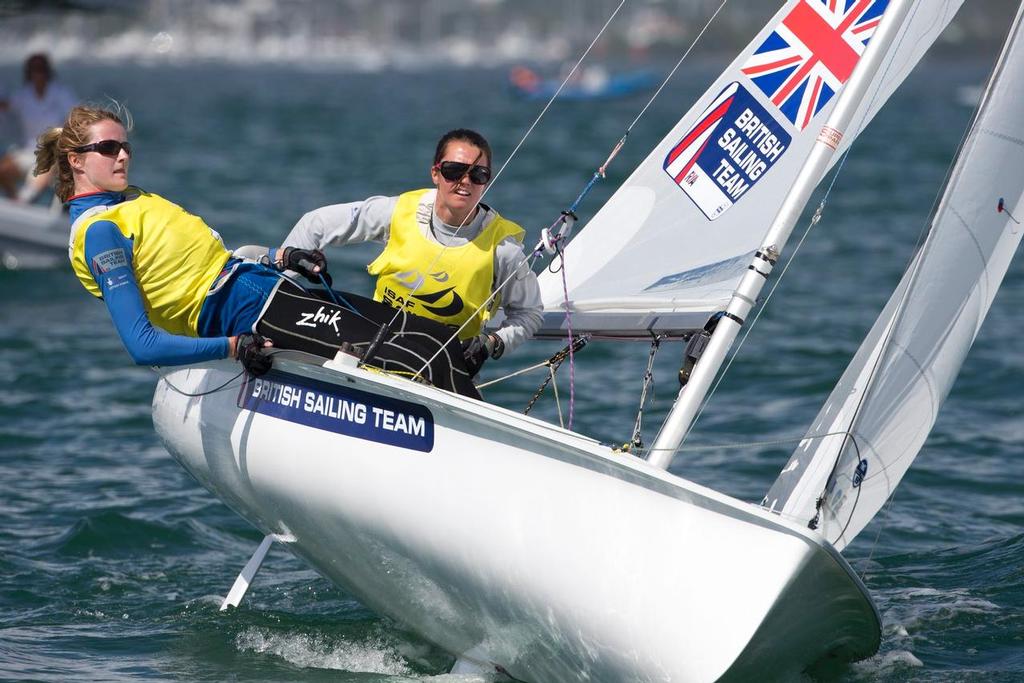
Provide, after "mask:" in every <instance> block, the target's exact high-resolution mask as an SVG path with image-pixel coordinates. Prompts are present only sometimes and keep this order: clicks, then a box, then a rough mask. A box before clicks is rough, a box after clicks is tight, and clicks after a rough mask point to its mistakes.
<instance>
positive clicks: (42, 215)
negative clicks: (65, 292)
mask: <svg viewBox="0 0 1024 683" xmlns="http://www.w3.org/2000/svg"><path fill="white" fill-rule="evenodd" d="M67 258H68V220H67V217H66V216H65V215H64V214H63V213H61V212H60V211H51V210H50V209H47V208H44V207H41V206H34V205H31V206H26V205H24V204H16V203H15V202H12V201H8V200H6V199H0V266H2V267H4V268H8V269H11V270H13V269H16V268H53V267H54V266H57V265H59V264H61V263H64V262H66V261H67Z"/></svg>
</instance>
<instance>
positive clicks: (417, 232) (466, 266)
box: [366, 189, 526, 339]
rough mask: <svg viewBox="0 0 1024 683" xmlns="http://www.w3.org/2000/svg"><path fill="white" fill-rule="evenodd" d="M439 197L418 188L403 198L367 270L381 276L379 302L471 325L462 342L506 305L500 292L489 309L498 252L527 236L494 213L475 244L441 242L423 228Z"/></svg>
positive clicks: (462, 334)
mask: <svg viewBox="0 0 1024 683" xmlns="http://www.w3.org/2000/svg"><path fill="white" fill-rule="evenodd" d="M428 193H430V194H428ZM433 193H434V190H432V189H428V190H414V191H412V192H406V193H405V194H403V195H401V196H400V197H399V198H398V204H397V205H396V206H395V210H394V212H393V213H392V214H391V234H390V236H389V237H388V243H387V245H386V246H385V247H384V251H383V252H382V253H381V255H380V256H378V257H377V258H376V259H374V261H373V263H371V264H370V265H369V266H367V267H366V269H367V270H368V271H369V273H370V275H376V276H378V277H377V287H376V289H375V290H374V292H373V298H374V299H376V300H377V301H383V302H385V303H388V304H391V305H392V306H395V307H396V308H404V309H405V310H408V311H410V312H412V313H415V314H416V315H420V316H423V317H425V318H431V319H433V320H437V321H438V322H442V323H445V324H447V325H454V326H456V327H459V326H461V325H462V324H463V323H467V321H468V323H467V324H466V326H465V327H463V328H462V331H461V332H459V338H461V339H469V338H471V337H474V336H476V335H478V334H480V330H481V329H482V328H483V325H484V322H486V321H487V320H488V319H490V317H491V316H492V315H493V314H494V312H495V311H496V310H497V309H498V306H499V305H500V303H501V302H500V301H499V300H498V299H499V296H498V295H497V294H495V296H494V299H493V300H492V301H491V302H490V304H488V305H486V306H485V305H484V303H485V302H486V301H487V298H488V297H489V296H490V295H491V287H492V286H493V283H494V253H495V249H496V248H497V246H498V244H500V243H501V242H502V240H505V239H507V238H508V237H512V238H514V239H515V240H516V241H517V242H520V243H522V241H523V236H524V235H525V234H526V233H525V231H524V230H523V229H522V228H521V227H519V226H518V225H516V224H515V223H513V222H512V221H509V220H505V219H504V218H502V217H501V216H499V215H498V214H497V213H495V212H493V211H492V212H491V213H492V217H491V218H489V219H487V220H486V221H485V223H484V226H483V229H481V230H480V234H479V235H477V236H476V237H475V238H474V239H473V240H472V241H470V242H467V243H466V244H464V245H462V246H460V247H445V246H444V245H441V244H438V243H437V242H434V241H432V240H430V239H428V238H427V237H426V236H425V235H424V234H423V231H422V230H421V228H420V226H421V225H426V227H427V229H428V230H429V229H430V218H431V214H432V211H433V199H434V197H435V195H434V194H433ZM425 271H429V272H425ZM478 309H479V310H478Z"/></svg>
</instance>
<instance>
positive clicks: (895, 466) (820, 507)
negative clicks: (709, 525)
mask: <svg viewBox="0 0 1024 683" xmlns="http://www.w3.org/2000/svg"><path fill="white" fill-rule="evenodd" d="M1022 12H1024V7H1022V8H1021V9H1020V10H1018V13H1017V17H1016V18H1015V20H1014V23H1013V25H1012V27H1011V29H1010V32H1009V35H1008V37H1007V42H1006V45H1005V46H1004V49H1003V53H1002V55H1001V56H1000V60H999V62H998V63H997V66H996V68H995V70H994V71H993V75H992V77H991V79H990V80H989V84H988V87H987V89H986V94H985V96H984V98H983V100H982V105H981V107H980V108H979V111H978V113H977V115H976V117H975V120H974V121H973V123H972V126H971V129H970V132H969V133H968V135H967V137H966V139H965V142H964V145H963V147H962V149H961V152H960V155H959V158H958V160H957V162H956V164H955V166H954V168H953V171H952V172H951V174H950V177H949V180H948V182H947V185H946V188H945V191H944V193H943V196H942V200H941V201H940V202H939V206H938V209H937V210H936V214H935V217H934V219H933V221H932V227H931V230H930V232H929V235H928V237H927V239H926V241H925V243H924V245H923V246H922V248H921V249H920V250H919V252H918V254H917V255H916V256H915V258H914V260H913V262H912V264H911V267H910V268H909V269H908V271H907V273H906V274H905V275H904V277H903V278H902V280H901V282H900V285H899V287H898V288H897V290H896V292H895V293H894V294H893V296H892V297H891V298H890V300H889V302H888V303H887V304H886V306H885V309H884V310H883V312H882V314H881V315H880V316H879V318H878V320H877V321H876V322H875V324H874V326H873V327H872V329H871V331H870V332H869V334H868V337H867V339H865V341H864V343H863V344H862V345H861V348H860V349H859V350H858V352H857V354H856V355H855V356H854V359H853V361H851V363H850V366H849V367H848V368H847V370H846V372H845V373H844V374H843V376H842V378H841V379H840V381H839V383H838V384H837V385H836V388H835V389H834V390H833V392H832V395H831V396H830V398H829V400H828V401H827V402H826V404H825V408H823V409H822V411H821V412H820V413H819V415H818V417H817V418H816V419H815V421H814V423H813V424H812V426H811V429H810V430H809V431H808V433H807V436H806V439H805V441H804V443H805V444H807V445H806V446H805V447H798V449H797V451H796V452H795V453H794V454H793V456H792V457H791V458H790V461H789V462H788V463H787V465H786V467H785V468H784V469H783V472H782V474H780V476H779V478H778V479H777V480H776V481H775V483H774V484H773V486H772V487H771V489H770V490H769V492H768V495H767V496H766V497H765V500H764V505H765V506H766V507H768V508H769V509H772V510H773V511H776V512H779V513H780V514H784V515H787V516H792V517H793V518H795V519H798V520H800V521H810V520H815V522H816V524H817V525H818V527H819V528H820V530H821V532H822V533H823V534H824V535H825V537H826V538H827V539H828V540H829V541H831V542H832V543H833V544H834V545H835V546H836V547H837V548H839V549H842V548H843V547H845V546H846V545H847V544H848V543H850V542H851V541H852V540H853V539H854V538H855V537H856V536H857V534H858V533H859V532H860V531H861V530H862V529H863V528H864V526H865V525H867V524H868V522H870V521H871V519H872V518H873V517H874V516H875V514H876V513H877V512H878V510H879V509H880V508H881V507H882V506H883V505H884V504H885V501H886V500H887V499H888V498H889V496H890V495H891V494H892V491H893V489H894V488H895V487H896V485H897V484H898V483H899V481H900V479H901V478H902V477H903V475H904V473H905V472H906V470H907V468H908V467H909V466H910V464H911V463H912V462H913V460H914V458H915V457H916V456H917V455H918V452H919V451H920V449H921V447H922V445H923V444H924V441H925V439H926V438H927V436H928V433H929V432H930V431H931V428H932V426H933V425H934V423H935V420H936V417H937V415H938V411H939V409H940V408H941V405H942V403H943V401H944V400H945V398H946V396H947V395H948V393H949V391H950V389H951V387H952V384H953V381H954V380H955V378H956V375H957V374H958V372H959V370H960V367H961V365H962V364H963V361H964V358H965V357H966V355H967V352H968V350H969V349H970V346H971V344H972V343H973V342H974V339H975V337H976V336H977V334H978V330H979V329H980V326H981V324H982V322H983V321H984V319H985V315H986V313H987V312H988V309H989V307H990V305H991V303H992V300H993V298H994V296H995V294H996V291H997V290H998V288H999V284H1000V283H1001V281H1002V279H1003V276H1004V275H1005V273H1006V270H1007V268H1008V266H1009V263H1010V260H1011V259H1012V257H1013V254H1014V252H1015V251H1016V249H1017V246H1018V244H1019V242H1020V238H1021V229H1020V226H1019V225H1018V224H1017V223H1016V221H1015V220H1014V219H1013V218H1012V217H1011V216H1009V215H1008V214H1007V213H1006V211H1004V210H1003V207H1004V203H1005V204H1006V205H1008V206H1011V207H1017V206H1019V205H1020V204H1021V200H1022V198H1024V173H1022V169H1024V141H1022V140H1021V139H1020V138H1019V136H1017V135H1016V130H1017V128H1018V127H1019V122H1020V120H1021V118H1022V116H1024V104H1022V103H1024V46H1018V45H1017V44H1016V43H1017V41H1018V40H1019V38H1020V33H1021V13H1022ZM844 422H845V424H844ZM837 430H839V431H848V432H849V437H848V438H843V439H841V440H837V439H836V438H835V437H824V438H823V437H822V436H821V435H823V434H825V433H827V432H834V431H837ZM819 498H820V504H819Z"/></svg>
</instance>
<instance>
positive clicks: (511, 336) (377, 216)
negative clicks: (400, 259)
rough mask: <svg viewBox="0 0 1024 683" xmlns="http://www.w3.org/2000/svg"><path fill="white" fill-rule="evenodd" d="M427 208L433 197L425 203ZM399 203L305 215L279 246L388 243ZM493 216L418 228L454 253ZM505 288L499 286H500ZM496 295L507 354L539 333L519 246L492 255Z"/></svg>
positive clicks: (375, 200)
mask: <svg viewBox="0 0 1024 683" xmlns="http://www.w3.org/2000/svg"><path fill="white" fill-rule="evenodd" d="M424 201H425V202H431V203H432V201H433V200H432V195H428V196H427V197H425V198H424ZM397 203H398V197H379V196H378V197H370V198H368V199H365V200H363V201H361V202H349V203H347V204H332V205H330V206H323V207H320V208H319V209H314V210H313V211H310V212H309V213H307V214H305V215H304V216H303V217H302V218H300V219H299V221H298V222H297V223H296V224H295V227H294V228H292V231H291V232H290V233H288V236H287V237H286V238H285V240H284V243H283V246H289V247H299V248H301V249H323V248H324V247H326V246H329V245H345V244H353V243H357V242H371V241H373V242H383V243H387V241H388V236H389V235H390V234H391V215H392V213H394V210H395V205H396V204H397ZM493 213H494V212H493V211H492V210H491V209H490V208H489V207H487V206H485V205H483V204H481V205H480V210H479V211H477V212H476V216H475V217H474V218H473V220H472V221H470V222H469V223H467V224H466V225H464V226H462V227H461V229H460V227H459V226H457V225H448V224H447V223H444V222H443V221H442V220H441V219H439V218H438V217H437V214H436V213H435V212H433V211H431V224H430V225H429V226H427V225H424V224H420V229H421V231H422V233H423V235H424V237H426V238H427V239H428V240H431V241H433V242H437V243H438V244H441V245H444V246H449V247H458V246H462V245H464V244H466V243H468V242H470V241H472V240H473V239H474V238H475V237H476V236H477V235H479V234H480V231H481V230H482V229H483V226H484V224H485V221H486V220H487V218H488V217H489V216H491V215H493ZM503 283H504V284H503ZM493 287H498V288H499V294H501V308H502V312H503V313H504V314H505V318H504V320H503V321H502V322H501V326H500V327H499V328H498V329H497V330H496V334H497V335H498V336H500V337H501V340H502V341H503V342H504V343H505V350H506V351H511V350H513V349H515V348H516V347H517V346H519V345H520V344H522V343H523V342H524V341H526V340H527V339H529V338H530V337H531V336H533V333H534V332H536V331H537V329H538V328H540V325H541V322H542V320H543V316H542V314H541V311H542V310H543V305H542V304H541V298H540V287H539V286H538V285H537V276H536V274H535V273H534V272H533V271H532V270H530V268H529V266H528V265H527V262H526V257H525V255H524V253H523V248H522V245H520V244H519V243H518V242H516V241H515V240H514V239H513V238H511V237H510V238H508V239H505V240H503V241H502V242H500V243H499V244H498V246H497V249H496V250H495V255H494V284H493Z"/></svg>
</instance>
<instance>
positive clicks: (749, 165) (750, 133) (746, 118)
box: [712, 109, 786, 200]
mask: <svg viewBox="0 0 1024 683" xmlns="http://www.w3.org/2000/svg"><path fill="white" fill-rule="evenodd" d="M718 146H719V147H721V148H722V149H723V150H725V152H726V154H728V155H729V158H731V159H732V160H733V161H734V162H736V164H735V166H734V165H733V164H731V163H729V161H727V160H726V159H722V160H721V161H720V162H719V163H718V168H717V169H716V170H715V171H714V173H712V177H713V178H714V179H715V181H716V182H717V183H718V184H719V185H720V186H721V187H722V188H723V189H724V190H725V191H726V192H728V193H729V196H730V197H732V199H733V200H735V199H737V198H739V197H740V196H741V195H742V194H743V193H744V192H746V191H747V188H749V187H750V183H748V182H746V181H745V180H744V176H743V174H742V173H740V172H741V171H742V172H743V173H745V174H746V177H747V178H749V179H750V180H757V179H758V178H760V177H761V174H762V173H764V172H765V171H766V170H767V169H768V167H769V165H770V164H769V163H768V162H774V161H775V160H776V159H778V158H779V156H780V155H781V154H782V153H783V152H784V151H786V145H785V144H783V143H782V141H780V140H779V138H778V137H776V136H775V134H773V133H772V131H771V129H769V128H768V126H766V125H764V124H763V123H761V119H759V118H758V117H757V115H756V114H754V112H752V111H751V110H750V109H744V110H743V113H742V114H740V115H739V116H738V117H737V118H736V122H735V124H734V125H733V126H730V127H728V128H726V129H725V132H723V133H722V136H721V137H720V138H718Z"/></svg>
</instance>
